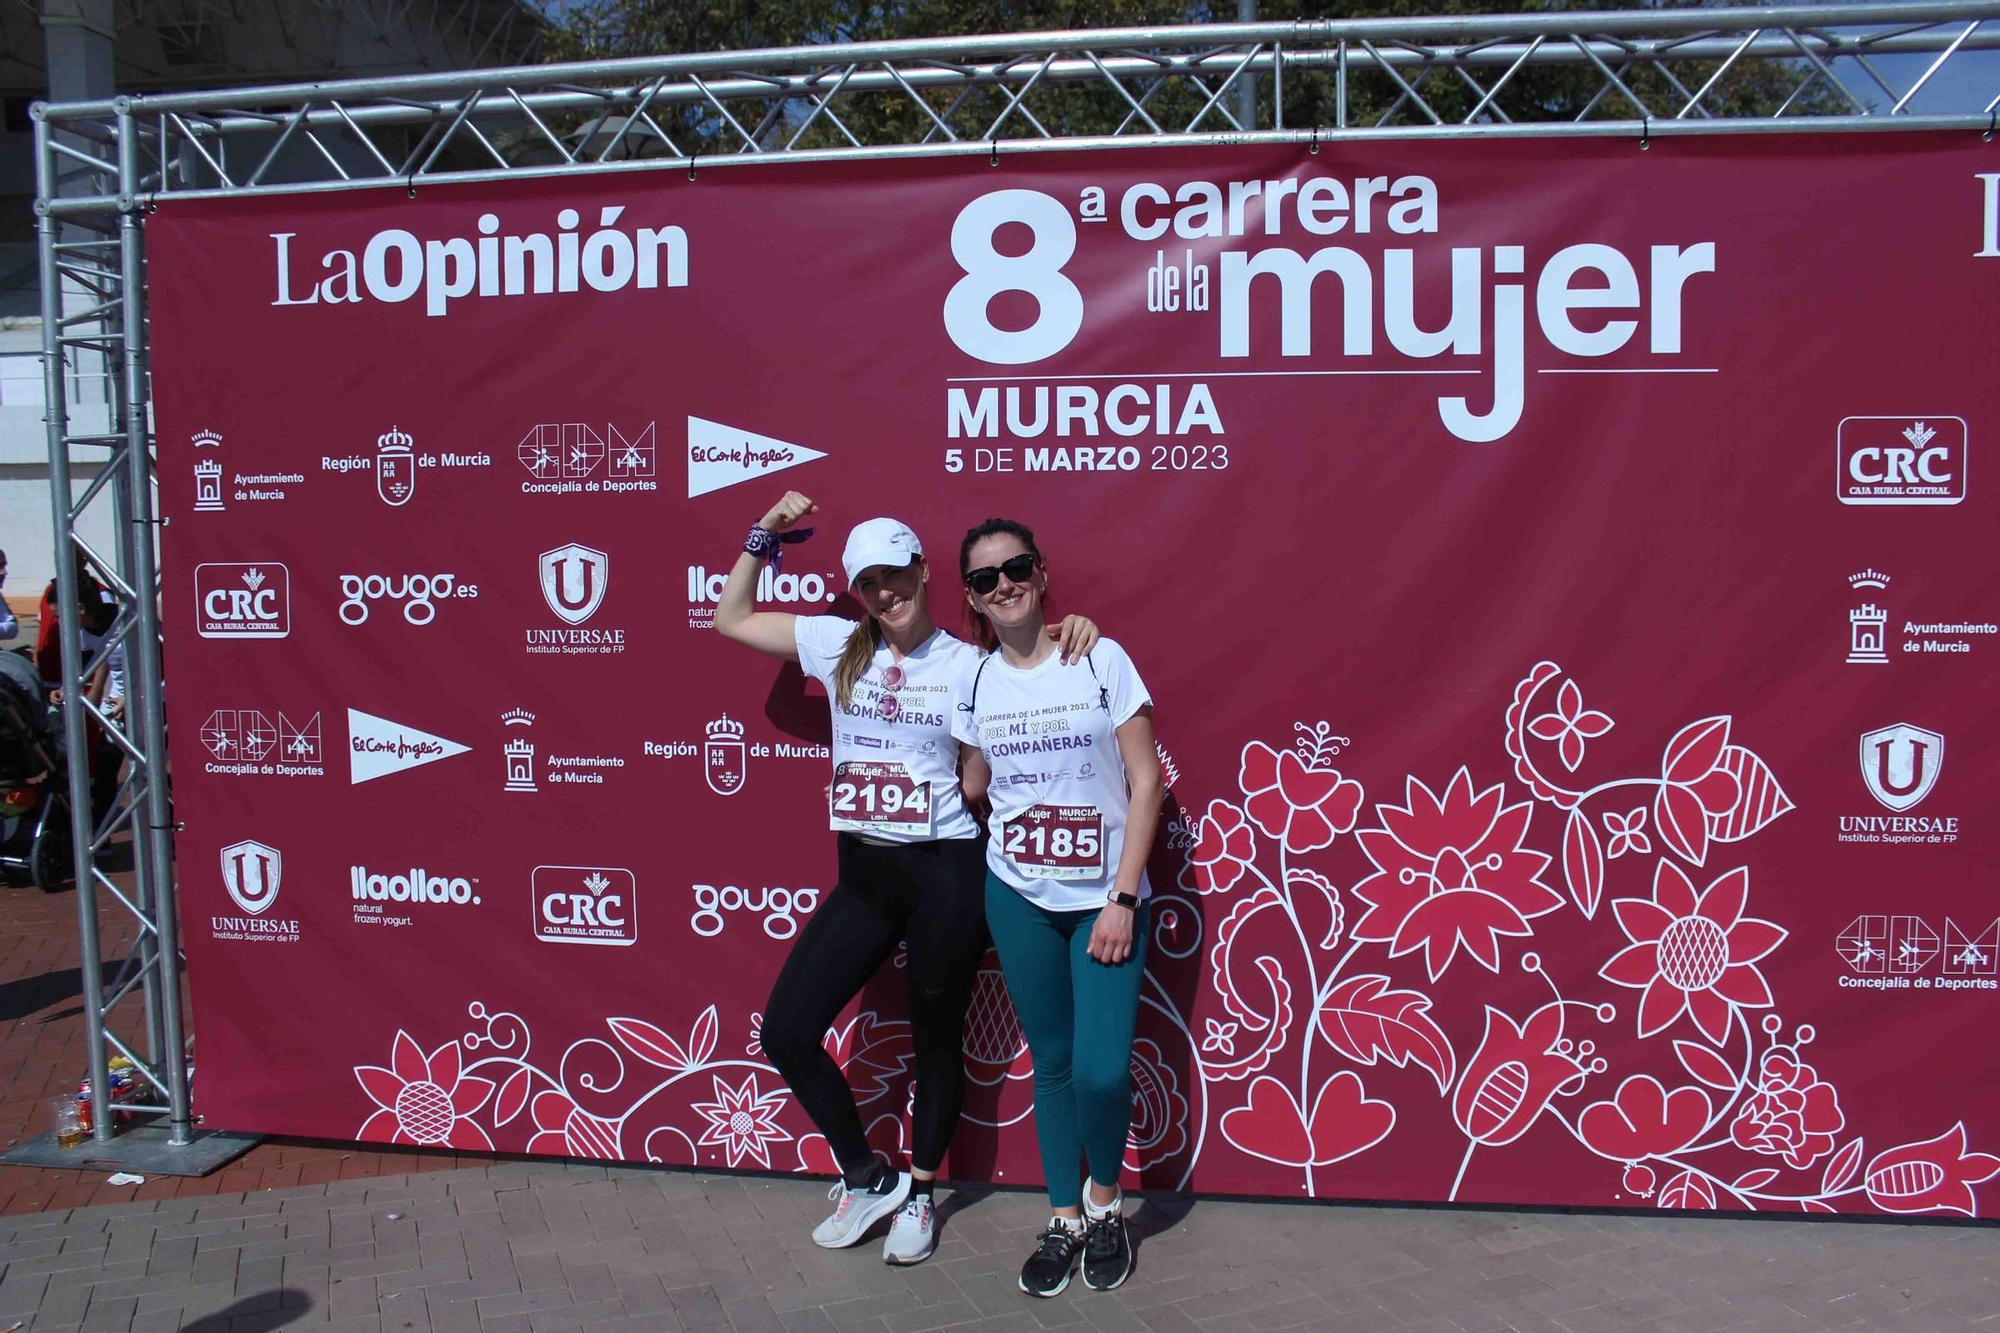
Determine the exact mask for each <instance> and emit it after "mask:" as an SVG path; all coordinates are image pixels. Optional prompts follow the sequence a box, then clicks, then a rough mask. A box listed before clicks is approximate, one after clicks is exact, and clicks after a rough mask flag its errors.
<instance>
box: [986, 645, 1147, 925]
mask: <svg viewBox="0 0 2000 1333" xmlns="http://www.w3.org/2000/svg"><path fill="white" fill-rule="evenodd" d="M968 701H969V702H970V703H971V704H972V705H973V707H972V710H971V711H970V712H967V711H965V710H958V711H955V712H953V714H952V732H953V734H954V735H956V736H957V737H958V739H959V740H960V741H961V742H963V743H964V744H966V745H976V746H978V747H979V749H980V750H981V751H982V752H983V753H984V754H985V756H986V762H987V764H988V766H989V767H991V768H992V770H993V785H992V786H991V787H990V788H989V789H988V792H987V796H988V799H989V800H990V801H992V803H993V818H992V821H991V824H992V837H991V838H990V839H989V841H988V842H987V844H986V864H987V867H988V868H989V869H991V870H992V872H993V873H994V874H995V875H997V876H998V877H999V878H1000V879H1001V880H1002V881H1003V882H1004V883H1007V884H1009V885H1012V886H1013V887H1014V888H1015V889H1016V890H1018V891H1019V892H1020V893H1021V895H1022V896H1023V897H1025V898H1027V899H1028V901H1030V902H1032V903H1035V904H1036V905H1037V906H1040V907H1044V908H1047V909H1048V910H1049V911H1052V912H1076V911H1084V910H1090V909H1095V908H1099V907H1102V906H1104V900H1105V895H1106V894H1108V893H1110V891H1111V886H1112V884H1113V882H1114V881H1115V880H1116V879H1117V877H1118V858H1119V857H1120V856H1121V855H1122V854H1123V852H1124V849H1125V822H1126V814H1127V812H1128V811H1129V810H1130V809H1131V805H1132V796H1131V792H1130V791H1129V790H1127V788H1126V782H1125V757H1124V755H1122V754H1121V753H1120V752H1119V749H1118V736H1117V732H1118V728H1119V727H1120V726H1122V725H1124V724H1125V723H1126V722H1128V721H1130V720H1131V717H1132V715H1133V714H1134V713H1136V712H1138V711H1139V710H1140V709H1141V708H1143V707H1144V706H1145V705H1147V704H1149V703H1151V702H1152V701H1153V700H1152V696H1151V695H1149V694H1147V693H1146V686H1145V683H1144V682H1143V681H1141V680H1140V679H1139V673H1138V671H1137V669H1135V668H1134V667H1133V665H1132V659H1131V658H1130V657H1128V656H1126V654H1125V650H1124V649H1123V648H1121V647H1119V646H1118V644H1117V643H1116V642H1115V641H1113V640H1111V639H1099V640H1098V641H1097V646H1096V647H1095V648H1092V649H1091V650H1090V656H1089V657H1088V658H1087V659H1085V660H1084V661H1080V662H1072V663H1071V664H1069V665H1068V666H1064V665H1063V662H1062V655H1061V654H1060V653H1050V654H1049V655H1048V656H1047V657H1046V658H1044V659H1042V661H1041V663H1040V664H1039V665H1037V666H1034V667H1030V668H1029V669H1028V670H1026V671H1023V670H1020V669H1019V668H1016V667H1011V666H1008V665H1007V662H1006V659H1005V658H1003V657H1002V656H1001V655H1000V654H998V653H994V654H992V655H991V656H989V657H987V658H986V659H985V670H984V672H983V673H981V674H980V675H979V678H978V687H977V690H976V691H973V690H971V689H970V688H968ZM1138 894H1139V897H1140V898H1142V899H1143V898H1146V897H1149V896H1151V894H1152V886H1151V885H1150V884H1148V883H1147V881H1146V877H1145V875H1144V874H1143V873H1142V874H1141V875H1140V876H1139V888H1138Z"/></svg>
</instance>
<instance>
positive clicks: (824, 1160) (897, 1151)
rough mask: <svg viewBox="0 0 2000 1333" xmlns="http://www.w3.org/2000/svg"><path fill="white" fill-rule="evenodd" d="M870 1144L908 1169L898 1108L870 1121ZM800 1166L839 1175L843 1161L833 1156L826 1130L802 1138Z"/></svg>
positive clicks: (888, 1159)
mask: <svg viewBox="0 0 2000 1333" xmlns="http://www.w3.org/2000/svg"><path fill="white" fill-rule="evenodd" d="M867 1135H868V1146H869V1147H871V1148H873V1149H874V1150H875V1155H876V1156H877V1157H880V1158H881V1159H882V1160H883V1161H885V1162H887V1163H888V1164H889V1165H890V1166H892V1167H894V1168H896V1169H897V1170H907V1169H908V1168H909V1165H910V1164H909V1161H908V1160H907V1159H906V1158H905V1157H904V1155H903V1117H902V1116H901V1115H899V1114H897V1113H896V1112H893V1111H891V1112H889V1113H887V1114H884V1115H878V1116H876V1117H875V1118H874V1119H873V1120H871V1121H869V1122H868V1129H867ZM798 1154H799V1170H801V1171H804V1172H807V1173H809V1174H811V1175H816V1176H837V1175H839V1174H840V1163H839V1162H836V1161H835V1160H834V1159H833V1149H832V1148H830V1147H828V1146H827V1142H826V1136H825V1135H824V1134H804V1135H801V1136H800V1137H799V1141H798Z"/></svg>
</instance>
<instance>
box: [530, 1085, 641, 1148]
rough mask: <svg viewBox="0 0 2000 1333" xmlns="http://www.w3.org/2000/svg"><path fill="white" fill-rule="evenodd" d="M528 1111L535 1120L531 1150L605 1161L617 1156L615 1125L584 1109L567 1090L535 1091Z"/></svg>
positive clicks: (616, 1127) (616, 1129)
mask: <svg viewBox="0 0 2000 1333" xmlns="http://www.w3.org/2000/svg"><path fill="white" fill-rule="evenodd" d="M529 1114H530V1115H532V1116H533V1117H534V1119H535V1136H534V1137H533V1138H531V1139H529V1140H528V1151H529V1152H531V1153H534V1152H548V1153H561V1154H562V1155H564V1156H565V1157H594V1158H596V1159H598V1160H599V1161H605V1162H609V1161H615V1160H617V1158H618V1156H619V1148H618V1126H617V1125H615V1124H613V1123H612V1122H611V1121H609V1120H606V1119H605V1118H604V1117H603V1116H599V1115H592V1114H591V1113H590V1112H588V1111H586V1110H584V1109H583V1108H582V1107H580V1106H578V1105H577V1104H576V1100H575V1099H574V1098H572V1097H571V1096H570V1095H569V1094H568V1093H566V1092H557V1091H555V1090H554V1089H553V1088H552V1089H550V1090H549V1091H547V1092H541V1093H537V1094H535V1100H534V1102H533V1103H532V1104H531V1105H530V1110H529Z"/></svg>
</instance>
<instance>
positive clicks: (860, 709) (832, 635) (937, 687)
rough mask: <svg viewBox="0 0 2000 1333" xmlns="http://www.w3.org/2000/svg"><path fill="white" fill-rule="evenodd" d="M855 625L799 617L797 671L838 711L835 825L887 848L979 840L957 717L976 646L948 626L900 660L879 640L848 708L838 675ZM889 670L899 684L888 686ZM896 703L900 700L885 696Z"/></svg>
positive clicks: (835, 723)
mask: <svg viewBox="0 0 2000 1333" xmlns="http://www.w3.org/2000/svg"><path fill="white" fill-rule="evenodd" d="M854 629H855V622H854V621H852V620H846V619H843V618H842V617H840V616H800V617H798V619H797V620H796V621H795V622H794V625H793V636H794V638H796V639H797V641H798V647H799V665H800V667H802V668H803V669H804V671H805V673H806V674H807V675H808V676H811V677H812V678H813V679H814V680H816V681H818V682H819V683H820V684H822V685H824V686H825V687H826V695H827V704H828V705H829V706H830V707H831V708H832V710H833V794H832V797H831V802H832V805H831V809H830V810H829V812H828V819H829V823H830V824H831V825H832V827H833V828H835V829H838V830H842V831H845V832H850V833H861V834H865V835H866V836H868V837H871V838H879V839H881V840H883V841H885V842H928V841H930V840H931V839H934V838H976V837H978V836H979V825H977V824H976V823H974V822H973V819H972V816H971V815H970V814H968V813H967V812H966V809H965V797H964V794H963V793H961V792H960V791H959V789H958V741H957V740H956V739H954V738H953V736H952V732H951V718H952V714H953V713H954V712H956V711H957V707H956V706H957V704H958V702H959V700H961V699H963V698H964V697H965V692H966V689H967V687H968V686H969V685H970V684H971V682H972V672H973V669H974V668H975V667H977V666H978V665H979V650H978V649H977V648H974V647H973V646H972V645H971V644H969V643H966V642H964V641H963V640H960V639H954V638H953V637H952V636H951V635H949V634H946V633H945V632H944V631H943V630H939V631H937V632H936V633H935V634H932V635H931V637H930V638H928V639H926V640H924V642H923V643H922V644H920V645H918V647H917V650H916V651H915V652H913V653H911V654H909V655H908V656H907V657H905V658H903V660H902V661H901V662H898V661H896V658H895V655H894V654H893V653H891V652H890V650H889V646H888V645H887V644H883V645H882V646H881V647H879V648H877V649H876V650H875V656H874V657H873V658H872V659H870V661H869V663H868V665H867V666H866V667H865V668H864V669H863V670H862V672H861V676H860V678H859V679H857V680H856V681H855V682H854V689H853V692H852V693H851V695H850V696H849V699H848V706H847V707H846V708H842V707H841V706H840V702H839V700H838V699H837V698H836V697H835V694H834V688H833V669H834V667H835V666H836V665H837V664H838V663H839V661H840V654H841V650H842V649H844V648H846V647H847V637H848V635H850V634H852V633H854ZM891 668H900V671H901V675H902V683H901V684H900V685H898V686H896V687H895V688H894V689H891V688H890V687H889V685H888V684H887V678H888V676H889V673H890V670H891ZM887 697H893V698H894V701H895V702H894V703H893V704H889V705H885V704H884V703H883V700H884V699H885V698H887Z"/></svg>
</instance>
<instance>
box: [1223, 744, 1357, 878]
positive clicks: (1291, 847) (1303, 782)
mask: <svg viewBox="0 0 2000 1333" xmlns="http://www.w3.org/2000/svg"><path fill="white" fill-rule="evenodd" d="M1236 780H1237V784H1238V785H1239V786H1241V787H1242V788H1243V794H1244V795H1245V796H1247V797H1249V798H1250V799H1249V800H1248V801H1247V802H1245V804H1244V809H1246V810H1247V811H1249V814H1250V818H1251V821H1252V822H1254V823H1255V824H1256V825H1257V827H1258V828H1260V829H1262V830H1264V832H1265V833H1267V834H1269V835H1270V836H1271V837H1273V838H1277V839H1279V840H1280V841H1282V842H1283V843H1284V844H1285V850H1286V851H1288V852H1310V851H1315V850H1317V849H1319V848H1321V847H1330V846H1332V845H1333V840H1334V838H1335V837H1337V836H1338V835H1340V834H1342V833H1346V832H1349V831H1350V830H1352V829H1353V827H1354V817H1355V816H1356V815H1357V814H1359V813H1360V811H1361V784H1360V783H1358V782H1355V781H1353V780H1352V779H1349V778H1343V777H1341V776H1340V770H1339V769H1334V768H1307V767H1306V765H1305V761H1304V760H1302V759H1300V758H1299V757H1298V756H1297V755H1296V754H1293V753H1292V752H1291V751H1290V750H1286V751H1284V752H1282V753H1280V752H1279V751H1277V750H1273V749H1272V748H1271V747H1270V746H1268V745H1266V744H1264V742H1262V741H1251V742H1250V743H1249V744H1248V745H1246V746H1244V747H1243V761H1242V763H1241V764H1240V765H1239V766H1238V769H1237V776H1236ZM1212 808H1213V807H1211V809H1212Z"/></svg>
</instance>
